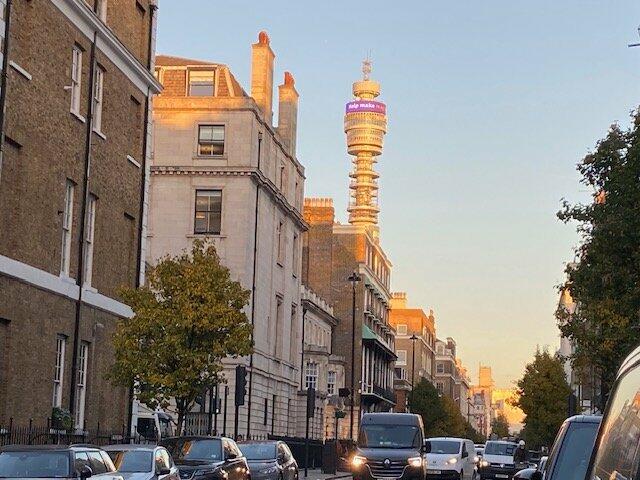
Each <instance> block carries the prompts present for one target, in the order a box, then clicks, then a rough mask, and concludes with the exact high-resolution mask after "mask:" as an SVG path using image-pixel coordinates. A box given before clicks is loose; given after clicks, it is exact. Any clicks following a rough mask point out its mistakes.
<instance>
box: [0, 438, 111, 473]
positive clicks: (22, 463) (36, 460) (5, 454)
mask: <svg viewBox="0 0 640 480" xmlns="http://www.w3.org/2000/svg"><path fill="white" fill-rule="evenodd" d="M89 477H95V478H100V480H122V477H121V476H120V475H118V473H117V472H116V467H115V466H114V465H113V462H112V461H111V459H110V458H109V455H107V453H106V452H104V451H103V450H101V449H100V448H98V447H93V446H87V445H71V446H68V445H37V446H34V445H8V446H6V447H3V448H2V449H0V478H2V479H8V478H74V479H81V480H85V479H87V478H89Z"/></svg>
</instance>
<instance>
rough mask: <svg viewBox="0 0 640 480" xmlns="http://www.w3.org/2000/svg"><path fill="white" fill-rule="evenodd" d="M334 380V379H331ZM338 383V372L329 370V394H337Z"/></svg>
mask: <svg viewBox="0 0 640 480" xmlns="http://www.w3.org/2000/svg"><path fill="white" fill-rule="evenodd" d="M330 380H333V381H330ZM337 383H338V372H336V371H335V370H329V371H328V372H327V395H335V393H336V385H337Z"/></svg>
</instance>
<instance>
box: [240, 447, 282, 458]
mask: <svg viewBox="0 0 640 480" xmlns="http://www.w3.org/2000/svg"><path fill="white" fill-rule="evenodd" d="M238 446H239V447H240V450H241V451H242V453H243V454H244V456H245V457H246V458H247V460H275V459H276V445H275V443H245V444H242V445H238Z"/></svg>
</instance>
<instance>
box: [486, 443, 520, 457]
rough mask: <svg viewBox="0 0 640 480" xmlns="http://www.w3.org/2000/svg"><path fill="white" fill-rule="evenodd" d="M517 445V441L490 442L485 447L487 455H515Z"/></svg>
mask: <svg viewBox="0 0 640 480" xmlns="http://www.w3.org/2000/svg"><path fill="white" fill-rule="evenodd" d="M516 447H517V445H516V444H515V443H499V442H488V443H487V445H486V446H485V447H484V454H485V455H503V456H509V457H513V452H515V450H516Z"/></svg>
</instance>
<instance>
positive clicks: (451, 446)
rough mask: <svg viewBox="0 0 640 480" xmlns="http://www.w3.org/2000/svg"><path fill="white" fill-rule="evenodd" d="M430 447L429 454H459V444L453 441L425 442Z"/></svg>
mask: <svg viewBox="0 0 640 480" xmlns="http://www.w3.org/2000/svg"><path fill="white" fill-rule="evenodd" d="M427 441H428V442H429V444H430V445H431V453H438V454H457V453H460V442H456V441H454V440H427Z"/></svg>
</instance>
